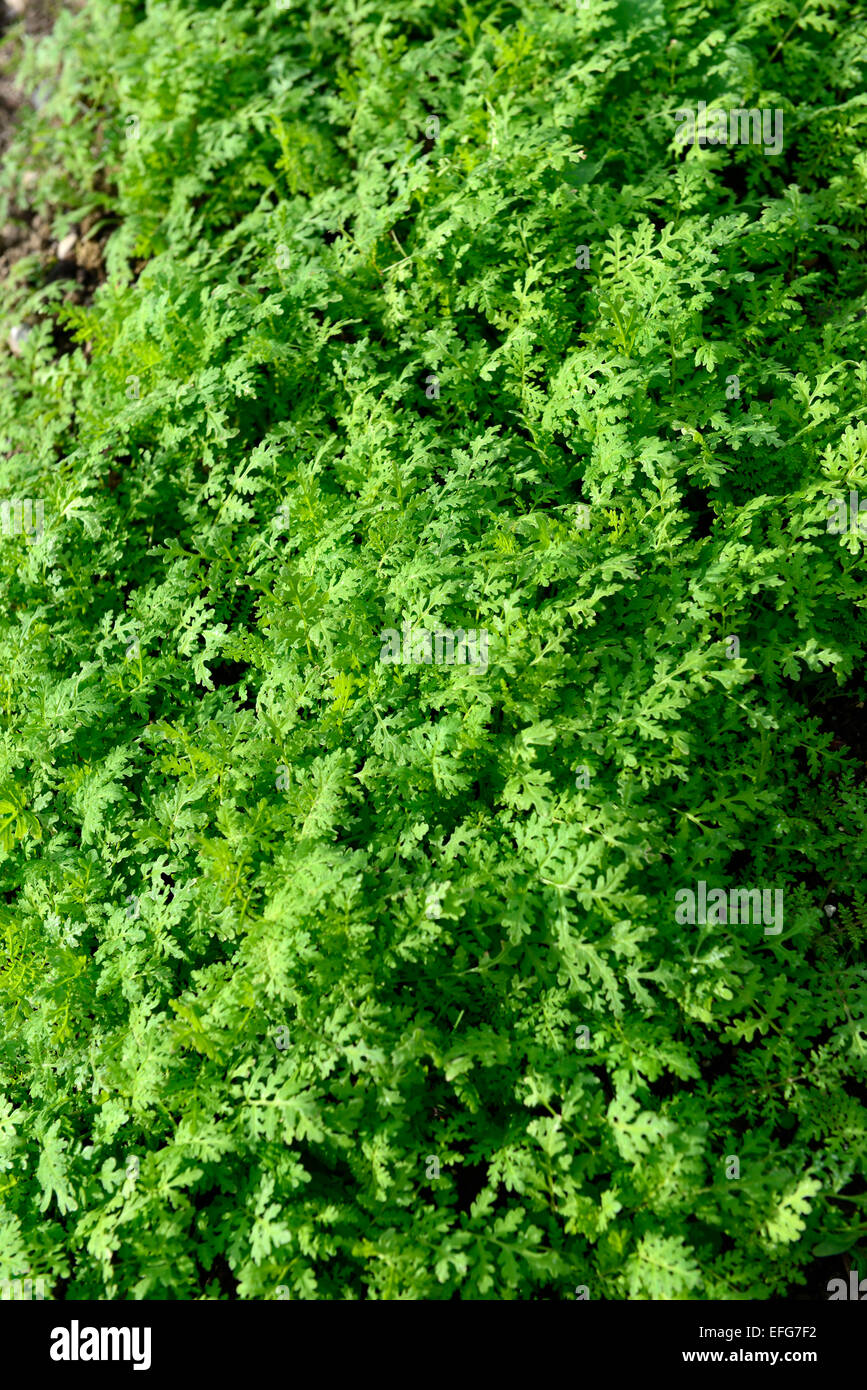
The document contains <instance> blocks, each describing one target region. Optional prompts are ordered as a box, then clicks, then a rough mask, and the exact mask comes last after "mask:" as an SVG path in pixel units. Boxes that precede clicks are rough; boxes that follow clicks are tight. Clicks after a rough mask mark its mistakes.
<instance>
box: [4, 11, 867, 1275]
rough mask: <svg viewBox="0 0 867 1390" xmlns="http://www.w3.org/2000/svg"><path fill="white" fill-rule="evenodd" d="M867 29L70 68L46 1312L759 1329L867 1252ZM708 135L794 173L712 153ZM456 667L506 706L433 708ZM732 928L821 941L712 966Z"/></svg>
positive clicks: (753, 948)
mask: <svg viewBox="0 0 867 1390" xmlns="http://www.w3.org/2000/svg"><path fill="white" fill-rule="evenodd" d="M865 32H867V31H865V26H864V11H863V7H862V6H860V5H855V4H853V3H850V2H849V0H843V3H840V4H836V5H834V6H830V5H828V4H826V3H824V0H808V3H807V4H806V5H804V6H800V5H799V4H796V3H794V0H792V3H785V4H782V5H781V4H780V3H776V2H775V3H774V4H770V3H768V0H746V3H745V0H737V3H735V0H712V3H709V4H707V5H704V6H698V5H694V4H692V3H686V0H666V3H663V2H662V0H658V3H654V4H652V5H644V4H641V5H639V4H637V3H636V4H632V3H622V4H616V3H614V0H590V3H589V4H588V5H587V6H584V7H578V8H576V7H575V5H574V4H571V3H570V4H566V3H561V4H554V5H552V4H551V3H548V0H545V3H542V0H519V2H517V3H508V4H505V5H497V6H494V5H491V4H487V3H484V4H477V5H473V6H468V5H465V4H463V3H461V4H455V3H451V0H445V3H437V4H433V3H429V0H409V3H402V4H400V5H398V4H396V3H394V0H371V3H365V4H363V5H358V4H355V3H349V0H335V3H333V4H331V5H329V6H326V7H323V8H316V7H314V6H312V5H311V4H309V3H308V0H295V3H294V4H293V6H292V8H291V9H288V10H286V11H278V10H277V9H276V7H274V6H268V5H266V4H265V3H264V2H263V0H245V3H237V2H236V3H232V4H231V5H229V4H224V5H221V6H217V5H213V4H207V3H203V2H202V0H200V3H190V2H189V0H188V3H180V0H167V3H154V4H151V5H149V6H148V7H147V11H146V13H145V12H143V10H142V7H140V6H138V5H135V6H134V5H131V4H129V3H124V4H120V5H118V4H108V3H107V0H89V3H88V5H87V7H86V9H85V10H84V11H83V12H82V13H81V14H80V15H76V16H72V15H68V14H67V15H65V16H64V17H63V18H62V19H61V21H60V23H59V24H58V27H57V29H56V30H55V33H54V35H53V37H52V38H51V39H50V40H47V41H45V43H44V44H43V45H41V46H40V47H39V48H38V49H37V50H34V51H33V52H32V53H30V55H29V57H28V58H27V64H26V69H25V73H24V80H27V79H28V78H32V79H33V80H36V79H37V78H39V77H41V76H44V75H45V74H51V75H52V81H55V82H56V86H55V88H54V90H53V92H52V94H51V95H50V96H49V97H48V99H47V100H46V101H45V103H44V104H43V105H42V106H40V107H39V109H34V110H33V111H31V112H29V113H28V114H27V116H26V118H25V125H24V128H23V129H22V131H21V134H20V138H19V143H18V145H17V146H16V147H15V149H14V150H13V152H12V154H11V155H10V157H9V159H8V161H7V166H6V168H5V169H4V172H3V174H2V179H0V195H2V197H3V199H5V210H4V216H5V215H8V213H9V208H10V206H11V199H12V198H13V196H14V189H15V187H16V179H17V177H18V175H19V174H20V170H21V168H22V167H23V166H24V165H25V163H26V164H27V167H30V168H36V169H37V170H38V172H39V179H40V182H39V190H38V201H39V204H40V206H41V207H43V209H45V210H51V209H55V208H59V207H62V208H63V209H64V215H65V218H66V221H65V223H64V225H68V223H69V220H70V218H73V217H74V218H80V217H81V216H83V215H84V214H85V213H87V212H94V211H95V212H98V213H99V215H100V217H101V218H102V220H103V224H104V226H105V227H106V228H110V229H111V230H110V236H109V239H108V242H107V249H106V256H107V267H108V279H107V281H106V283H104V284H103V285H101V286H100V288H99V289H98V290H97V291H96V293H95V295H94V298H93V302H92V304H89V305H80V304H78V305H73V304H64V303H63V302H62V286H61V285H60V284H59V282H58V281H56V280H54V279H52V278H50V277H49V276H45V277H43V278H41V279H40V276H39V275H38V273H36V272H35V271H34V272H33V274H32V275H31V277H30V278H29V279H27V278H26V277H18V279H16V280H15V281H14V282H10V283H9V284H7V285H6V286H5V287H4V288H3V290H2V300H0V313H2V316H3V322H4V323H5V324H7V326H8V324H11V323H12V322H18V321H20V320H21V318H22V317H24V316H26V315H30V316H31V317H32V318H33V320H34V329H33V332H32V333H31V335H30V337H29V338H27V340H26V342H25V343H24V345H23V349H22V352H21V356H20V357H18V358H15V359H13V358H11V357H9V358H8V359H7V358H4V359H3V361H2V367H0V371H2V376H3V389H2V392H0V444H2V449H0V492H2V495H3V496H4V497H19V496H26V497H40V498H42V499H44V502H45V527H44V532H43V534H42V535H41V536H36V535H33V534H30V535H28V534H22V535H13V536H4V537H3V538H2V541H0V583H2V585H3V590H4V593H5V598H6V602H5V605H4V610H3V611H4V617H3V620H2V628H0V875H2V893H3V896H2V903H0V1012H2V1029H0V1087H2V1097H0V1197H2V1204H3V1205H2V1215H0V1277H4V1278H5V1277H13V1276H18V1277H20V1276H21V1275H22V1273H24V1272H25V1271H26V1272H28V1273H29V1274H30V1275H31V1276H32V1277H34V1278H35V1277H38V1276H43V1277H44V1278H45V1280H46V1285H47V1287H48V1288H49V1289H50V1290H51V1292H52V1293H53V1296H55V1297H65V1298H71V1299H74V1298H87V1297H95V1298H131V1299H158V1298H180V1299H197V1298H217V1299H228V1298H235V1297H237V1298H242V1299H262V1298H265V1299H270V1298H276V1297H280V1296H281V1293H282V1291H286V1290H288V1292H289V1295H290V1296H291V1297H292V1298H306V1299H335V1298H336V1299H357V1298H372V1299H449V1298H452V1297H459V1298H466V1299H529V1298H543V1299H561V1298H572V1297H574V1289H575V1287H576V1286H578V1285H586V1286H587V1287H588V1288H589V1290H590V1296H591V1297H592V1298H609V1299H618V1298H633V1299H653V1298H674V1299H680V1298H700V1299H717V1298H718V1299H743V1298H766V1297H769V1296H771V1295H772V1294H774V1293H779V1292H781V1291H784V1290H785V1289H786V1288H787V1287H789V1286H791V1285H792V1284H793V1283H795V1284H797V1283H798V1282H799V1280H802V1279H803V1274H804V1271H805V1269H806V1267H807V1266H808V1265H809V1264H810V1262H811V1260H812V1258H813V1252H814V1250H816V1251H818V1253H819V1254H834V1253H839V1252H841V1251H844V1252H847V1253H850V1254H852V1255H853V1256H855V1255H856V1254H857V1249H858V1243H859V1241H860V1242H862V1245H861V1250H862V1253H863V1251H864V1245H863V1240H864V1235H865V1232H867V1218H865V1217H864V1211H863V1208H864V1202H865V1199H867V1189H865V1183H864V1178H865V1163H867V1147H865V1145H867V1140H865V1095H867V1093H865V1089H864V1086H865V1072H864V1060H865V1049H867V1023H865V1000H867V972H865V932H867V910H865V897H864V892H863V871H864V856H865V848H867V841H865V826H867V795H865V783H864V759H865V747H867V744H865V742H864V739H863V733H861V734H859V731H858V721H859V719H860V716H859V715H858V713H857V710H858V709H860V705H859V701H863V699H864V698H865V682H864V655H865V649H867V618H865V613H864V608H865V587H864V564H865V549H864V538H863V537H861V536H860V535H859V534H857V533H852V532H847V533H845V534H834V533H833V532H831V531H829V530H828V527H827V520H826V519H827V516H828V503H829V500H830V499H832V498H834V497H836V496H838V495H841V496H845V497H848V494H849V492H850V491H852V490H859V489H860V491H861V493H862V495H864V496H865V497H867V425H865V423H864V411H865V406H867V361H865V358H867V319H865V315H864V311H863V306H864V304H865V303H867V276H865V271H867V265H865V259H864V252H863V238H864V232H865V216H867V215H865V189H867V157H865V154H864V126H865V119H867V116H865V104H864V96H863V92H864V79H865V68H867V44H865V39H864V35H865ZM106 55H110V61H108V60H107V57H106ZM58 71H59V77H58V76H57V75H56V73H57V72H58ZM702 99H705V100H707V101H708V103H709V104H713V103H717V104H719V105H734V106H739V105H746V106H751V105H755V106H759V107H761V106H769V107H773V108H780V109H781V110H782V111H783V112H784V117H785V144H784V149H783V151H782V153H781V154H780V155H779V156H772V155H770V154H766V153H765V152H764V151H763V150H762V149H760V148H756V147H754V146H746V145H744V146H733V147H731V148H712V147H707V148H701V147H699V146H696V147H694V148H692V149H689V150H687V151H683V150H680V149H678V147H677V146H676V144H675V141H674V131H675V124H674V114H675V111H676V110H677V109H678V108H680V107H682V106H691V105H692V106H694V105H695V104H696V103H697V101H698V100H702ZM434 116H435V117H436V118H437V120H438V121H439V131H438V133H437V132H434V133H433V134H431V133H430V132H431V131H432V130H434V127H432V126H431V125H430V121H431V118H432V117H434ZM582 245H584V246H587V247H588V248H589V252H590V257H589V265H588V266H587V268H584V269H580V268H576V248H577V247H579V246H582ZM732 376H737V378H738V380H739V383H740V395H739V396H736V397H735V398H729V396H728V395H727V391H726V384H727V379H728V378H730V377H732ZM431 377H435V378H436V379H437V382H438V386H439V394H438V395H436V394H434V393H431V394H428V391H427V390H426V383H428V381H429V378H431ZM582 503H583V504H586V505H588V506H589V508H590V512H589V518H590V521H589V525H586V526H585V525H583V524H580V523H579V522H578V521H576V517H577V516H578V509H579V506H580V504H582ZM404 621H408V622H410V623H412V624H413V625H414V626H416V627H425V628H427V629H428V630H436V629H438V628H443V627H448V628H451V629H456V628H459V627H463V628H476V629H484V630H485V631H486V632H488V633H489V635H490V651H489V664H488V666H487V669H486V670H484V671H482V670H473V669H472V668H471V667H468V666H466V665H444V664H436V663H432V664H429V665H413V664H407V665H404V664H392V665H389V664H386V663H383V662H381V661H380V660H379V653H380V642H381V633H382V632H383V631H384V630H385V629H387V628H390V627H393V628H399V627H400V626H401V624H402V623H403V622H404ZM733 635H734V636H737V637H738V639H739V643H740V649H739V653H737V654H736V655H731V654H730V653H729V652H728V648H727V644H728V643H729V639H730V638H731V636H733ZM581 768H586V769H587V776H586V777H581V776H576V774H577V773H578V772H579V769H581ZM698 880H704V881H706V882H708V883H709V884H710V885H712V886H714V887H717V886H728V885H735V886H738V885H752V886H762V885H764V886H771V885H773V886H774V887H775V888H782V889H783V890H784V894H785V920H784V926H783V930H782V932H781V933H780V934H779V935H768V934H765V933H764V931H763V928H762V926H761V925H760V924H753V925H749V924H747V925H717V926H706V925H696V926H694V927H684V926H680V925H678V924H677V923H676V922H675V916H674V893H675V891H676V890H677V889H678V888H681V887H683V886H692V885H694V884H695V883H696V882H697V881H698ZM829 905H830V906H832V907H836V909H837V911H836V914H828V913H827V912H826V911H825V910H824V909H825V908H826V907H827V906H829ZM582 1029H584V1030H586V1033H582V1031H581V1030H582ZM584 1041H586V1042H587V1046H584V1045H583V1042H584ZM731 1155H735V1156H737V1157H738V1159H739V1163H740V1176H739V1178H737V1179H736V1180H735V1179H732V1178H730V1177H728V1176H727V1174H726V1166H727V1162H728V1158H729V1156H731ZM133 1159H134V1160H136V1162H135V1163H132V1164H131V1160H133ZM432 1160H435V1162H432Z"/></svg>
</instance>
